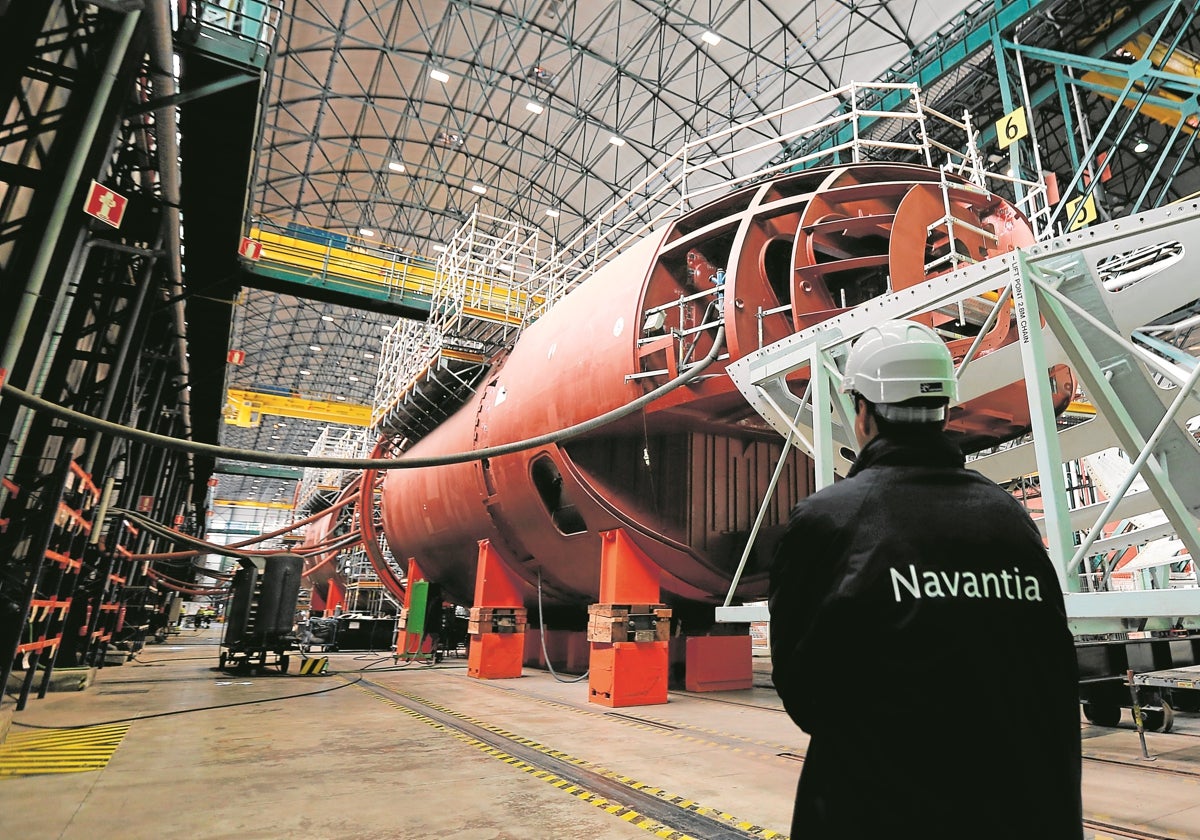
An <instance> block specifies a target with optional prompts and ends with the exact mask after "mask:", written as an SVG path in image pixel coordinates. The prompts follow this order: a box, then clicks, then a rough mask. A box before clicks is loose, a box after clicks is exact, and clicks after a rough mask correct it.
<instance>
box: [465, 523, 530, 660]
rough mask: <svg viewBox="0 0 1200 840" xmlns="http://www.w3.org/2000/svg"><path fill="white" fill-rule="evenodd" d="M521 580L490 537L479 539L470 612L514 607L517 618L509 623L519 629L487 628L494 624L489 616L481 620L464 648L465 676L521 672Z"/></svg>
mask: <svg viewBox="0 0 1200 840" xmlns="http://www.w3.org/2000/svg"><path fill="white" fill-rule="evenodd" d="M523 585H524V584H523V583H522V581H521V579H520V577H518V576H517V574H516V573H515V572H513V570H512V568H511V567H510V566H509V565H508V563H507V562H505V560H504V557H503V556H502V555H501V554H500V552H499V551H497V550H496V549H495V547H494V546H492V543H491V541H490V540H480V541H479V559H478V562H477V564H476V566H475V599H474V608H473V609H472V610H471V615H472V616H473V617H474V616H476V615H479V616H485V615H486V616H490V615H492V614H493V611H502V612H503V613H504V614H505V615H508V613H509V612H510V611H513V612H514V613H515V616H516V621H515V622H514V623H513V626H512V627H509V628H506V629H516V630H519V631H520V632H487V630H486V628H487V627H488V626H493V625H492V624H491V623H490V622H491V619H490V617H489V618H487V619H486V620H481V621H480V625H481V626H482V627H483V628H484V632H480V633H472V634H471V644H470V650H469V651H468V652H467V676H468V677H474V678H475V679H478V680H503V679H512V678H514V677H519V676H521V663H522V659H523V658H524V653H525V632H524V627H525V599H524V597H523V596H522V591H521V590H522V588H523Z"/></svg>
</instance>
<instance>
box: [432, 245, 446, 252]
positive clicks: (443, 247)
mask: <svg viewBox="0 0 1200 840" xmlns="http://www.w3.org/2000/svg"><path fill="white" fill-rule="evenodd" d="M433 250H435V251H437V252H439V253H441V252H443V251H445V250H446V246H445V245H434V246H433Z"/></svg>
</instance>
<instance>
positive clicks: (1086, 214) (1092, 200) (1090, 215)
mask: <svg viewBox="0 0 1200 840" xmlns="http://www.w3.org/2000/svg"><path fill="white" fill-rule="evenodd" d="M1081 201H1083V209H1082V210H1081V209H1080V208H1079V202H1081ZM1099 216H1100V214H1099V213H1097V212H1096V196H1094V195H1089V196H1088V197H1087V201H1084V200H1083V197H1082V196H1081V197H1079V198H1073V199H1071V200H1070V201H1068V202H1067V219H1074V221H1072V222H1071V223H1070V226H1069V227H1068V228H1067V230H1079V228H1081V227H1083V226H1084V225H1090V224H1091V223H1092V222H1094V221H1096V219H1097V218H1099Z"/></svg>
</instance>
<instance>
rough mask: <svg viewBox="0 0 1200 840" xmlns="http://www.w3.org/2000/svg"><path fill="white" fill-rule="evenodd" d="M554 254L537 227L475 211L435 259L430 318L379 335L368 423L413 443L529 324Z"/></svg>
mask: <svg viewBox="0 0 1200 840" xmlns="http://www.w3.org/2000/svg"><path fill="white" fill-rule="evenodd" d="M552 260H553V253H552V248H551V247H550V246H549V244H548V243H547V242H546V241H545V238H544V236H543V235H542V232H541V231H540V230H539V229H537V228H534V227H531V226H528V225H523V224H520V223H519V222H512V221H507V220H504V219H499V218H496V217H494V216H487V215H484V214H481V213H479V212H478V211H475V212H473V213H472V214H471V216H470V218H469V219H468V220H467V221H466V222H465V223H464V224H463V225H462V226H461V227H460V228H459V229H458V230H457V231H455V233H454V235H453V236H452V237H451V238H450V241H449V242H448V243H447V245H446V247H445V251H444V252H443V253H442V254H441V255H440V256H439V258H438V262H437V271H436V277H435V280H434V283H433V288H432V302H431V304H430V317H429V321H428V322H426V323H421V322H416V321H409V320H401V321H398V322H397V323H396V325H395V326H393V327H392V329H391V330H390V331H389V332H388V334H387V336H386V337H385V339H384V342H383V348H382V350H381V352H380V364H379V373H378V376H377V378H376V387H375V395H374V399H373V401H372V412H371V428H372V429H375V430H377V431H378V430H381V429H388V430H396V431H400V432H402V433H403V434H404V435H405V436H406V437H407V438H408V439H409V440H410V441H411V440H414V439H416V438H417V437H419V436H420V435H421V434H423V433H425V432H427V431H429V430H430V429H431V428H432V427H433V426H435V425H437V423H438V422H440V421H441V420H442V419H444V418H445V416H447V415H448V413H449V412H451V411H453V409H455V408H457V407H458V405H459V404H461V402H462V401H463V400H464V399H465V398H466V397H467V396H468V395H469V394H470V393H471V392H472V388H473V386H474V384H475V382H476V381H477V380H478V378H479V376H480V375H482V372H483V371H484V370H485V369H486V366H487V362H488V360H489V359H490V358H491V357H492V356H494V355H495V354H496V353H497V352H499V351H500V350H502V349H505V348H507V347H510V346H511V345H512V343H513V342H514V341H516V338H517V336H518V335H519V334H520V332H521V329H522V328H523V327H524V326H525V324H526V323H528V313H529V311H530V309H531V308H533V307H534V306H536V305H537V304H538V303H539V299H538V298H537V296H536V295H534V294H533V291H532V287H533V282H534V281H533V278H534V276H535V275H536V274H537V273H538V272H539V271H540V270H541V269H542V267H543V265H544V264H546V263H547V262H550V261H552ZM426 385H428V387H424V386H426Z"/></svg>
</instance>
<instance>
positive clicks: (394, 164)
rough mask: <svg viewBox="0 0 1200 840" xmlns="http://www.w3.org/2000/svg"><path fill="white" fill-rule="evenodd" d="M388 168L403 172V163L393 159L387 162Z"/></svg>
mask: <svg viewBox="0 0 1200 840" xmlns="http://www.w3.org/2000/svg"><path fill="white" fill-rule="evenodd" d="M388 169H390V170H392V171H393V172H403V171H404V164H403V163H400V162H399V161H396V160H394V161H392V162H391V163H389V164H388Z"/></svg>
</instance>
